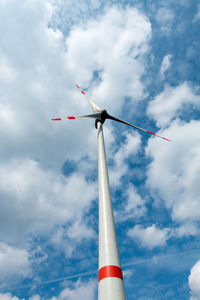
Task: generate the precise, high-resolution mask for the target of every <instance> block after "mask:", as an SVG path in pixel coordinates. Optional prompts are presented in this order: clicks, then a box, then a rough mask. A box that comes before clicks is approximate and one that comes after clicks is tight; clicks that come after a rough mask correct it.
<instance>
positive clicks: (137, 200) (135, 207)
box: [115, 184, 147, 222]
mask: <svg viewBox="0 0 200 300" xmlns="http://www.w3.org/2000/svg"><path fill="white" fill-rule="evenodd" d="M123 199H124V201H123V203H122V205H121V208H120V210H119V211H118V212H117V214H116V216H115V219H117V220H119V221H123V222H124V221H125V220H128V219H133V218H140V217H141V216H144V215H145V214H146V211H147V209H146V206H145V201H146V199H145V198H144V199H143V198H142V197H141V196H140V194H139V193H138V191H137V189H136V187H135V186H134V185H133V184H129V185H128V186H127V187H126V191H125V192H124V194H123Z"/></svg>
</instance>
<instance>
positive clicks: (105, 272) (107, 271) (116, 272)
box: [98, 266, 123, 281]
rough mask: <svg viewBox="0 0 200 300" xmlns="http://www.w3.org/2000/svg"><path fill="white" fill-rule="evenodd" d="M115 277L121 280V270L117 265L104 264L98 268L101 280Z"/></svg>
mask: <svg viewBox="0 0 200 300" xmlns="http://www.w3.org/2000/svg"><path fill="white" fill-rule="evenodd" d="M109 277H115V278H119V279H122V280H123V275H122V270H121V268H119V267H117V266H105V267H103V268H101V269H99V279H98V281H101V280H102V279H104V278H109Z"/></svg>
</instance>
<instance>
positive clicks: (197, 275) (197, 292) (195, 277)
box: [188, 261, 200, 300]
mask: <svg viewBox="0 0 200 300" xmlns="http://www.w3.org/2000/svg"><path fill="white" fill-rule="evenodd" d="M188 281H189V286H190V290H191V296H190V300H199V299H200V261H198V262H197V263H196V264H195V265H194V266H193V267H192V269H191V271H190V276H189V278H188Z"/></svg>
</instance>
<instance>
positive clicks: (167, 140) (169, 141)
mask: <svg viewBox="0 0 200 300" xmlns="http://www.w3.org/2000/svg"><path fill="white" fill-rule="evenodd" d="M162 139H163V140H166V141H168V142H171V140H168V139H166V138H164V137H162Z"/></svg>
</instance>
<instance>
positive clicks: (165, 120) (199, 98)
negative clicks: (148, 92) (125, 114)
mask: <svg viewBox="0 0 200 300" xmlns="http://www.w3.org/2000/svg"><path fill="white" fill-rule="evenodd" d="M197 92H198V90H197V88H195V87H192V86H190V85H189V83H188V82H184V83H182V84H180V85H178V86H176V87H170V86H168V85H167V86H165V89H164V91H163V92H162V93H160V94H159V95H158V96H156V97H155V99H154V100H152V101H151V102H150V103H149V105H148V109H147V114H148V115H149V116H150V117H153V119H154V120H155V121H156V124H157V126H158V127H161V126H166V125H169V123H170V122H171V120H172V119H173V118H174V117H175V116H176V117H178V114H179V112H180V111H181V109H182V108H183V107H184V106H185V105H186V104H188V105H193V106H195V107H200V95H198V94H197Z"/></svg>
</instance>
